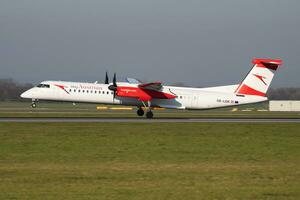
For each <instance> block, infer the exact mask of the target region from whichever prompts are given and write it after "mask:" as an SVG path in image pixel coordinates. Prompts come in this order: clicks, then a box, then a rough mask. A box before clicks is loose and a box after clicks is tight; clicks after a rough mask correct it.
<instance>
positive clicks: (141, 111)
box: [136, 109, 145, 116]
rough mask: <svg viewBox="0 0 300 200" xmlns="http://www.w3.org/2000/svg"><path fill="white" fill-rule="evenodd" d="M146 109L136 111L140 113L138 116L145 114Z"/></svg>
mask: <svg viewBox="0 0 300 200" xmlns="http://www.w3.org/2000/svg"><path fill="white" fill-rule="evenodd" d="M144 113H145V112H144V110H143V109H138V110H137V111H136V114H137V115H138V116H143V115H144Z"/></svg>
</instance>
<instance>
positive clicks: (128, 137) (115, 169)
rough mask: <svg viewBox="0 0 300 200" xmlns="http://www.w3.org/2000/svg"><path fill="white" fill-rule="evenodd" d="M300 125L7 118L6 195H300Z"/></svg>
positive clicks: (1, 139)
mask: <svg viewBox="0 0 300 200" xmlns="http://www.w3.org/2000/svg"><path fill="white" fill-rule="evenodd" d="M299 130H300V124H296V123H280V124H275V123H266V124H253V123H248V124H247V123H245V124H244V123H243V124H238V123H0V152H1V153H0V191H1V193H0V199H118V200H119V199H144V200H147V199H155V200H157V199H168V200H169V199H170V200H172V199H180V200H182V199H299V198H300V190H299V189H300V181H299V180H300V135H299V133H300V132H299Z"/></svg>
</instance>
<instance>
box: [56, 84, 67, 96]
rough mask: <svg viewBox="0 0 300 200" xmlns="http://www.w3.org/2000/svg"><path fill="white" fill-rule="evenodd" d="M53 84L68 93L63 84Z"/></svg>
mask: <svg viewBox="0 0 300 200" xmlns="http://www.w3.org/2000/svg"><path fill="white" fill-rule="evenodd" d="M55 86H56V87H59V88H60V89H62V90H63V91H65V92H66V93H68V94H70V93H69V92H68V91H67V90H66V89H65V86H63V85H56V84H55Z"/></svg>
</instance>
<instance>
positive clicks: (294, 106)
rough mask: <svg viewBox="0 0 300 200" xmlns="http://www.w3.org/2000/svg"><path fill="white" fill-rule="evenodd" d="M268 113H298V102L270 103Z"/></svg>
mask: <svg viewBox="0 0 300 200" xmlns="http://www.w3.org/2000/svg"><path fill="white" fill-rule="evenodd" d="M269 110H270V111H300V101H270V102H269Z"/></svg>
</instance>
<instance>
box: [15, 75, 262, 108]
mask: <svg viewBox="0 0 300 200" xmlns="http://www.w3.org/2000/svg"><path fill="white" fill-rule="evenodd" d="M41 84H42V85H44V86H47V87H43V86H42V87H34V88H31V89H29V90H27V91H26V92H24V93H23V94H22V95H21V97H23V98H29V99H34V100H52V101H69V102H86V103H100V104H118V105H126V106H138V107H140V106H143V102H141V101H139V100H138V99H136V98H129V97H118V96H115V98H114V94H113V92H112V91H111V90H109V89H108V86H109V85H107V84H98V83H80V82H65V81H44V82H42V83H41ZM48 86H49V87H48ZM118 86H129V87H137V85H135V84H130V83H123V82H120V83H118ZM237 87H238V85H231V86H221V87H211V88H189V87H173V86H163V88H162V89H161V91H162V92H165V93H169V94H173V95H175V96H176V98H174V99H152V101H151V106H152V107H163V108H174V109H211V108H219V107H227V106H235V105H241V104H248V103H256V102H262V101H266V100H267V98H266V97H261V96H255V95H238V94H235V93H234V90H235V89H236V88H237Z"/></svg>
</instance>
